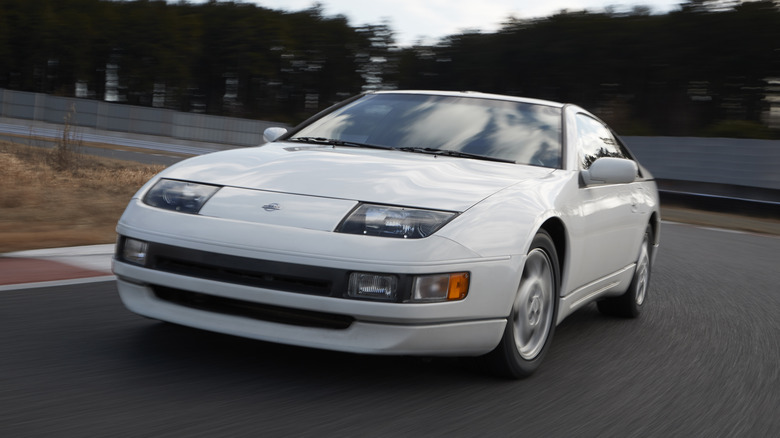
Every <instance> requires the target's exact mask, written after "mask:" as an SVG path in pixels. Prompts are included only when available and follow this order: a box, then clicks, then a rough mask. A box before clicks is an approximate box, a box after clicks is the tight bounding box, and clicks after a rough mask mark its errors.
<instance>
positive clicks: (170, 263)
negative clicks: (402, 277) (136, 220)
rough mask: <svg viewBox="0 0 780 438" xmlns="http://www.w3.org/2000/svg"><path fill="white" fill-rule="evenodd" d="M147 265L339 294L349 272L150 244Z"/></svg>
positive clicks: (232, 280)
mask: <svg viewBox="0 0 780 438" xmlns="http://www.w3.org/2000/svg"><path fill="white" fill-rule="evenodd" d="M146 267H148V268H150V269H157V270H159V271H165V272H170V273H172V274H178V275H186V276H188V277H195V278H202V279H205V280H214V281H219V282H224V283H233V284H240V285H244V286H253V287H260V288H264V289H272V290H278V291H283V292H295V293H301V294H309V295H318V296H332V297H341V296H343V295H344V293H345V291H346V286H347V282H348V278H349V272H347V271H344V270H339V269H330V268H323V267H319V266H308V265H297V264H293V263H282V262H277V261H273V260H258V259H252V258H246V257H237V256H231V255H226V254H218V253H212V252H206V251H197V250H193V249H188V248H180V247H175V246H169V245H162V244H157V243H151V244H150V245H149V255H148V261H147V264H146Z"/></svg>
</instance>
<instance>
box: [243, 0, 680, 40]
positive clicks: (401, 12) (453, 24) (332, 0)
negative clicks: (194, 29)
mask: <svg viewBox="0 0 780 438" xmlns="http://www.w3.org/2000/svg"><path fill="white" fill-rule="evenodd" d="M241 1H243V2H245V3H247V2H251V3H256V4H258V5H260V6H264V7H267V8H271V9H283V10H288V11H299V10H302V9H307V8H309V7H311V6H312V5H314V4H315V3H316V2H315V1H314V0H241ZM319 3H321V4H322V5H323V7H324V11H325V15H326V16H333V15H344V16H346V17H347V18H348V19H349V23H350V25H351V26H360V25H363V24H381V23H382V22H383V20H385V19H386V20H388V21H389V24H390V27H391V28H392V29H393V31H394V32H395V37H396V42H397V43H399V44H400V45H411V44H413V43H416V42H418V41H420V40H422V42H424V43H432V42H435V41H436V40H437V39H438V38H441V37H443V36H447V35H452V34H455V33H459V32H462V31H464V30H479V31H481V32H493V31H495V30H497V29H498V28H499V27H500V25H501V23H502V22H504V21H505V20H506V18H507V17H510V16H513V17H515V18H535V17H545V16H548V15H552V14H554V13H556V12H558V11H560V10H562V9H568V10H583V9H587V10H589V11H592V12H596V11H603V10H604V8H605V7H607V6H613V7H614V9H615V10H616V11H627V10H630V9H631V8H632V7H634V6H638V5H644V6H648V7H650V8H651V10H652V11H653V12H654V13H665V12H668V11H671V10H675V9H677V8H678V5H679V4H681V3H685V0H322V1H320V2H319Z"/></svg>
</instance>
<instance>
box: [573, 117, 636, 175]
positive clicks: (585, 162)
mask: <svg viewBox="0 0 780 438" xmlns="http://www.w3.org/2000/svg"><path fill="white" fill-rule="evenodd" d="M577 134H578V135H579V147H578V149H579V156H580V166H581V167H582V168H583V169H587V168H589V167H590V165H591V164H593V162H594V161H596V159H598V158H601V157H617V158H629V157H628V156H627V155H626V153H625V152H624V151H623V148H621V147H620V144H618V142H617V140H616V139H615V137H613V136H612V133H611V132H610V131H609V129H607V127H606V126H604V125H603V124H602V123H601V122H599V121H598V120H596V119H594V118H592V117H589V116H587V115H585V114H577Z"/></svg>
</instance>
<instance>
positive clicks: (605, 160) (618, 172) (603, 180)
mask: <svg viewBox="0 0 780 438" xmlns="http://www.w3.org/2000/svg"><path fill="white" fill-rule="evenodd" d="M636 175H637V165H636V163H635V162H634V161H632V160H627V159H625V158H613V157H601V158H599V159H597V160H596V161H594V162H593V164H591V165H590V169H588V170H583V171H582V180H583V181H584V182H585V185H586V186H589V185H593V184H627V183H630V182H634V180H635V179H636Z"/></svg>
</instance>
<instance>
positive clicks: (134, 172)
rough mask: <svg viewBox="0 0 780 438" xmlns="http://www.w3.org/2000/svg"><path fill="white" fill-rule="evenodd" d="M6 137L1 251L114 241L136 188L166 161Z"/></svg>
mask: <svg viewBox="0 0 780 438" xmlns="http://www.w3.org/2000/svg"><path fill="white" fill-rule="evenodd" d="M57 153H59V152H57V151H56V149H55V150H52V149H44V148H38V147H34V146H26V145H20V144H17V143H13V142H3V141H0V169H2V171H1V172H0V184H2V190H0V253H5V252H11V251H21V250H27V249H41V248H56V247H65V246H76V245H91V244H100V243H112V242H114V241H115V239H116V233H115V227H116V223H117V221H118V220H119V217H120V216H121V215H122V212H123V211H124V208H125V206H127V203H128V202H129V201H130V198H131V197H132V196H133V194H134V193H135V192H136V191H137V190H138V189H139V188H140V187H141V186H142V185H143V184H144V183H145V182H146V181H147V180H149V178H151V177H152V176H153V175H154V174H156V173H158V172H159V171H161V170H162V169H163V168H164V166H150V165H143V164H139V163H134V162H126V161H120V160H114V159H108V158H99V157H94V156H89V155H84V154H79V153H77V152H73V155H72V156H70V157H68V160H67V166H63V158H62V157H61V156H58V155H55V154H57Z"/></svg>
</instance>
